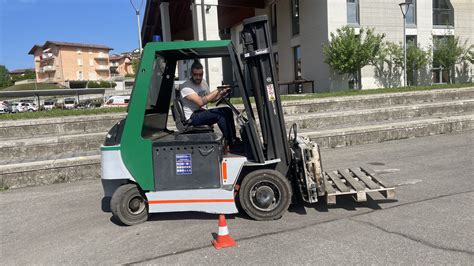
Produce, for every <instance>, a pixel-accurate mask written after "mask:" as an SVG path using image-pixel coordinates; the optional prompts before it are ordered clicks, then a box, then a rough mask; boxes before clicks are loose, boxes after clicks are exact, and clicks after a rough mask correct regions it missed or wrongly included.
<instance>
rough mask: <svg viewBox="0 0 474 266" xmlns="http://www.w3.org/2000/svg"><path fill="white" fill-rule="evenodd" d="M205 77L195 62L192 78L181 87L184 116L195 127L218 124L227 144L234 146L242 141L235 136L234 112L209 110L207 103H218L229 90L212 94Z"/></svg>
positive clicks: (223, 108)
mask: <svg viewBox="0 0 474 266" xmlns="http://www.w3.org/2000/svg"><path fill="white" fill-rule="evenodd" d="M203 75H204V70H203V67H202V64H201V63H199V61H194V63H193V64H192V65H191V78H190V79H189V80H187V81H186V82H184V83H183V84H181V86H180V94H181V101H182V103H183V109H184V115H185V116H186V119H188V120H189V123H190V124H191V125H193V126H201V125H213V124H216V123H217V125H218V126H219V129H220V130H221V131H222V134H223V135H224V138H225V140H226V141H227V144H228V145H230V146H233V145H235V144H237V142H239V141H240V140H239V139H237V137H236V134H235V123H234V117H233V114H232V110H231V109H230V108H229V107H221V108H213V109H207V103H210V102H216V101H217V100H219V99H220V98H221V97H225V95H227V94H228V93H229V88H219V89H217V90H215V91H213V92H210V91H209V85H208V84H207V82H206V81H205V80H204V79H203Z"/></svg>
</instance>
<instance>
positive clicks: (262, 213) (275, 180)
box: [239, 169, 291, 221]
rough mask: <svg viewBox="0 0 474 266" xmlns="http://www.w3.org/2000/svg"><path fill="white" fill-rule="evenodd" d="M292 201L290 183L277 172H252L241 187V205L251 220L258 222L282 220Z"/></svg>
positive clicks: (264, 170) (265, 170) (266, 170)
mask: <svg viewBox="0 0 474 266" xmlns="http://www.w3.org/2000/svg"><path fill="white" fill-rule="evenodd" d="M290 201H291V186H290V183H289V182H288V179H286V178H285V177H284V176H283V175H282V174H281V173H280V172H277V171H275V170H268V169H263V170H257V171H254V172H251V173H249V174H248V175H246V176H245V177H244V180H243V181H242V184H241V185H240V190H239V202H240V205H241V206H242V208H243V209H244V211H245V212H246V213H247V214H248V215H249V216H250V217H251V218H253V219H255V220H258V221H266V220H276V219H280V218H281V216H282V215H283V213H284V212H285V211H286V210H287V209H288V206H290Z"/></svg>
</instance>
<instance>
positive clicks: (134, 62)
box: [132, 59, 140, 75]
mask: <svg viewBox="0 0 474 266" xmlns="http://www.w3.org/2000/svg"><path fill="white" fill-rule="evenodd" d="M138 67H140V59H133V60H132V69H133V73H135V75H137V73H138Z"/></svg>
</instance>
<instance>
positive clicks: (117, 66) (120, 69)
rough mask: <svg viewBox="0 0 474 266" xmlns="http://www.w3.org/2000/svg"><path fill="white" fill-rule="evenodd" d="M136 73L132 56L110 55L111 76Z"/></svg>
mask: <svg viewBox="0 0 474 266" xmlns="http://www.w3.org/2000/svg"><path fill="white" fill-rule="evenodd" d="M134 74H135V73H134V72H133V67H132V60H131V59H130V56H128V55H124V54H122V55H111V56H110V75H111V77H125V76H129V75H134Z"/></svg>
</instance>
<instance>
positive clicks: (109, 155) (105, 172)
mask: <svg viewBox="0 0 474 266" xmlns="http://www.w3.org/2000/svg"><path fill="white" fill-rule="evenodd" d="M100 163H101V165H102V167H101V179H106V180H112V179H130V180H132V181H135V179H134V178H133V176H132V175H131V174H130V172H129V171H128V169H127V167H125V165H124V164H123V161H122V155H121V153H120V150H101V151H100Z"/></svg>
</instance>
